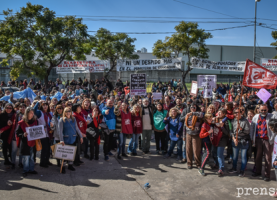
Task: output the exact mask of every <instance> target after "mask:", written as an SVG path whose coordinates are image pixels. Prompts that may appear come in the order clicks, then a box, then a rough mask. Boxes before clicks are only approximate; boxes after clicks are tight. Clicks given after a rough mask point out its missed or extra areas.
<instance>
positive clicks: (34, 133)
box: [26, 125, 46, 141]
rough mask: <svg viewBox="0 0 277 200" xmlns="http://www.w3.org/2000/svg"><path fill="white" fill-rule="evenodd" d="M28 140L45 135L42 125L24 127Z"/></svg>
mask: <svg viewBox="0 0 277 200" xmlns="http://www.w3.org/2000/svg"><path fill="white" fill-rule="evenodd" d="M26 133H28V135H27V138H28V141H32V140H37V139H41V138H45V137H46V133H45V130H44V126H43V125H38V126H31V127H26Z"/></svg>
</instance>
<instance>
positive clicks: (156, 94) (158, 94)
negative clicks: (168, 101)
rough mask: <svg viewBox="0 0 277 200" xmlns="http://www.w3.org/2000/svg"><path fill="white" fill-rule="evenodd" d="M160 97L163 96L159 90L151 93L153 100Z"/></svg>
mask: <svg viewBox="0 0 277 200" xmlns="http://www.w3.org/2000/svg"><path fill="white" fill-rule="evenodd" d="M162 98H163V93H161V92H156V93H153V100H160V99H162Z"/></svg>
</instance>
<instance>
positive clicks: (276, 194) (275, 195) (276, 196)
mask: <svg viewBox="0 0 277 200" xmlns="http://www.w3.org/2000/svg"><path fill="white" fill-rule="evenodd" d="M269 196H271V197H274V198H277V192H275V193H273V194H269Z"/></svg>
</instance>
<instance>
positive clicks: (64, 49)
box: [0, 3, 93, 85]
mask: <svg viewBox="0 0 277 200" xmlns="http://www.w3.org/2000/svg"><path fill="white" fill-rule="evenodd" d="M3 13H4V15H5V21H3V22H1V23H0V49H1V52H3V53H6V55H7V59H4V60H3V61H2V63H1V64H2V65H4V66H6V65H7V62H8V59H13V58H15V57H16V56H17V57H20V59H18V60H16V61H15V62H14V64H13V66H11V72H10V75H11V77H12V78H13V79H17V78H18V77H19V75H20V74H25V75H27V76H28V77H30V76H32V75H35V76H37V77H38V78H40V79H44V80H45V84H46V85H48V76H49V74H50V72H51V70H52V69H53V68H54V67H56V66H58V65H59V64H60V63H61V62H62V61H63V60H65V59H66V60H73V59H74V60H85V59H86V57H85V54H90V53H91V50H92V41H93V37H92V36H90V35H89V34H88V33H87V26H86V25H84V24H82V19H81V18H75V17H73V16H66V17H56V16H55V12H54V11H51V10H49V9H48V8H44V7H43V6H41V5H32V4H31V3H27V6H26V7H22V8H21V9H20V12H17V13H15V14H12V10H9V9H8V10H7V11H3Z"/></svg>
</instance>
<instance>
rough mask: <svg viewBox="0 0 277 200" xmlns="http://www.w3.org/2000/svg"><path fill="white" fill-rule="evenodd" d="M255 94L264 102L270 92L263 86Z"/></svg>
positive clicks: (269, 95)
mask: <svg viewBox="0 0 277 200" xmlns="http://www.w3.org/2000/svg"><path fill="white" fill-rule="evenodd" d="M257 96H258V97H259V98H260V99H261V100H262V101H263V102H264V103H266V102H267V100H268V99H269V98H270V97H271V94H270V93H269V92H268V91H267V90H266V89H264V88H262V89H260V90H259V92H258V93H257Z"/></svg>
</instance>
